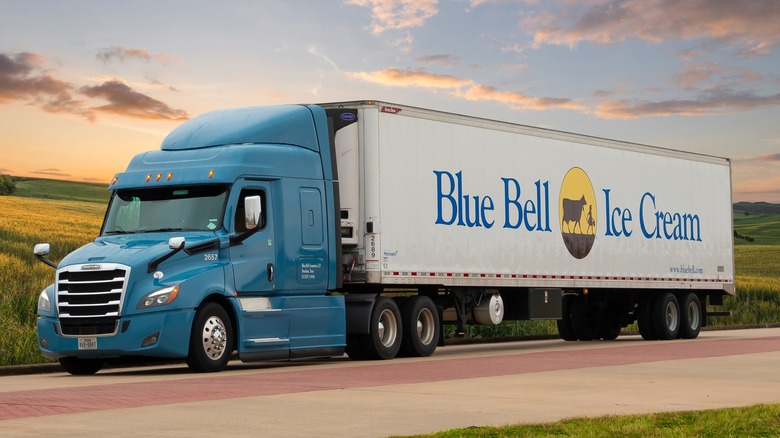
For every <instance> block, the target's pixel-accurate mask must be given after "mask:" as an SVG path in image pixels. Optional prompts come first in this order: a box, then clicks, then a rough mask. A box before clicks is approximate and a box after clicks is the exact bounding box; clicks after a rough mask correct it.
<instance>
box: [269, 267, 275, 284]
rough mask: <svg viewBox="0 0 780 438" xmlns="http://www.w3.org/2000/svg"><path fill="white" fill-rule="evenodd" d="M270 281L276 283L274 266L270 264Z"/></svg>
mask: <svg viewBox="0 0 780 438" xmlns="http://www.w3.org/2000/svg"><path fill="white" fill-rule="evenodd" d="M268 281H269V282H273V281H274V264H273V263H269V264H268Z"/></svg>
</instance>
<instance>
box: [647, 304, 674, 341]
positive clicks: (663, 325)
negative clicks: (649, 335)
mask: <svg viewBox="0 0 780 438" xmlns="http://www.w3.org/2000/svg"><path fill="white" fill-rule="evenodd" d="M651 319H652V320H653V330H654V331H655V334H656V335H657V336H658V339H661V340H664V341H667V340H670V339H676V338H677V335H678V334H679V333H680V303H679V302H678V301H677V297H675V296H674V294H673V293H671V292H666V293H663V294H661V295H659V296H657V297H656V298H655V300H653V307H652V315H651Z"/></svg>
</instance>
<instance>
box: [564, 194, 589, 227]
mask: <svg viewBox="0 0 780 438" xmlns="http://www.w3.org/2000/svg"><path fill="white" fill-rule="evenodd" d="M586 205H588V203H587V202H585V196H583V197H582V198H580V199H579V200H574V199H567V198H563V221H562V223H561V228H563V224H566V228H567V229H568V230H569V233H570V234H571V233H573V231H572V229H571V225H569V222H574V230H575V231H576V230H577V227H580V234H582V227H581V226H580V220H582V210H584V209H585V206H586Z"/></svg>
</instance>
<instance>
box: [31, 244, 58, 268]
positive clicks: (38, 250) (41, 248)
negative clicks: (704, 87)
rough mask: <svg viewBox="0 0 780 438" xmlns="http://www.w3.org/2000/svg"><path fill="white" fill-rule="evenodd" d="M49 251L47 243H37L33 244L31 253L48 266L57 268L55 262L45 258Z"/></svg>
mask: <svg viewBox="0 0 780 438" xmlns="http://www.w3.org/2000/svg"><path fill="white" fill-rule="evenodd" d="M50 253H51V247H50V246H49V244H48V243H38V244H36V245H35V248H33V255H35V258H36V259H38V260H40V261H41V262H43V263H44V264H46V265H48V266H51V267H52V268H54V269H57V264H56V263H54V262H53V261H51V260H49V259H47V258H46V256H47V255H49V254H50Z"/></svg>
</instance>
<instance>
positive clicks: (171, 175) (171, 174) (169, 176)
mask: <svg viewBox="0 0 780 438" xmlns="http://www.w3.org/2000/svg"><path fill="white" fill-rule="evenodd" d="M172 177H173V172H168V181H170V180H171V178H172Z"/></svg>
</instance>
